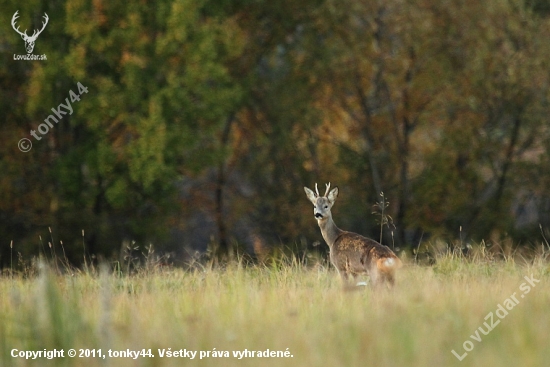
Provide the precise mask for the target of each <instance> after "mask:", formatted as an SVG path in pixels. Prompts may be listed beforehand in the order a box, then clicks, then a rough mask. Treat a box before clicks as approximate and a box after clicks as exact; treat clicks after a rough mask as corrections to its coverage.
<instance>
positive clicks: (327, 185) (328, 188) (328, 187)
mask: <svg viewBox="0 0 550 367" xmlns="http://www.w3.org/2000/svg"><path fill="white" fill-rule="evenodd" d="M325 186H326V187H327V191H326V192H325V197H326V196H327V195H328V190H330V182H329V183H328V184H325Z"/></svg>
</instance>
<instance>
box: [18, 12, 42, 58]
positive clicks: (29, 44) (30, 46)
mask: <svg viewBox="0 0 550 367" xmlns="http://www.w3.org/2000/svg"><path fill="white" fill-rule="evenodd" d="M18 12H19V10H18V11H16V12H15V14H13V17H12V18H11V26H12V28H13V29H14V31H16V32H17V33H19V34H20V35H21V38H23V41H25V49H26V50H27V55H15V54H14V55H13V59H14V60H18V59H21V60H46V55H33V54H32V51H33V50H34V43H35V42H36V39H37V38H38V36H39V35H40V33H42V31H43V30H44V28H46V25H47V24H48V20H49V18H48V14H46V13H44V21H43V22H42V29H40V30H39V31H38V30H36V29H35V30H34V31H33V33H32V36H29V35H28V34H27V30H26V29H25V31H24V32H21V31H20V30H19V26H17V28H16V24H15V23H16V20H17V18H19V15H18V14H17V13H18Z"/></svg>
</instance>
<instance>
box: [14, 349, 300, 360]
mask: <svg viewBox="0 0 550 367" xmlns="http://www.w3.org/2000/svg"><path fill="white" fill-rule="evenodd" d="M11 356H12V357H13V358H24V359H56V358H75V357H76V358H99V359H107V358H131V359H138V358H187V359H195V358H197V359H205V358H236V359H243V358H293V357H294V355H292V354H291V353H290V350H289V348H286V349H285V350H271V349H265V350H248V349H244V350H232V351H229V350H217V349H216V348H212V349H211V350H190V349H172V348H164V349H157V350H156V354H155V353H153V350H152V349H141V350H132V349H125V350H113V349H109V350H102V349H68V350H67V352H66V353H65V350H64V349H51V350H48V349H43V350H20V349H12V350H11Z"/></svg>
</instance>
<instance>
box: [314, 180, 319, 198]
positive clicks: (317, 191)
mask: <svg viewBox="0 0 550 367" xmlns="http://www.w3.org/2000/svg"><path fill="white" fill-rule="evenodd" d="M315 192H316V193H317V197H319V189H318V188H317V182H315Z"/></svg>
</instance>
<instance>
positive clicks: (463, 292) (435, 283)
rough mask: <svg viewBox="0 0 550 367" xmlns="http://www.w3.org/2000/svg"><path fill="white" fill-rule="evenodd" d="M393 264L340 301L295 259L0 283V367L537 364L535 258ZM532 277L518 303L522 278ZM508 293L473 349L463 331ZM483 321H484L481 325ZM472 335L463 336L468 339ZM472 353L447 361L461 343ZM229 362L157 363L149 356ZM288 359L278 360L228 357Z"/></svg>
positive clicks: (331, 282) (544, 294)
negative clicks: (383, 281) (54, 355)
mask: <svg viewBox="0 0 550 367" xmlns="http://www.w3.org/2000/svg"><path fill="white" fill-rule="evenodd" d="M437 260H438V261H437V263H436V265H435V266H433V267H421V266H416V265H406V266H405V267H404V268H402V269H401V270H400V272H399V273H398V277H397V285H396V287H395V288H394V289H393V290H391V291H390V290H381V291H373V290H371V289H370V288H361V289H358V290H357V291H345V290H344V289H343V287H342V285H341V282H340V280H339V279H338V277H337V275H336V274H335V272H334V270H332V269H330V268H329V269H327V267H326V266H323V265H316V266H311V267H303V266H301V265H299V264H298V263H297V262H294V263H292V262H290V264H288V263H279V264H275V265H273V266H263V265H256V266H249V267H244V266H241V265H240V264H238V263H235V264H233V265H229V266H227V267H226V268H225V269H213V270H195V271H184V270H181V269H152V270H148V271H141V272H138V273H137V274H135V275H132V276H118V275H116V274H111V273H108V272H106V271H104V272H102V273H101V275H97V274H95V272H93V271H90V272H87V273H82V272H81V273H77V274H75V275H56V274H54V273H53V272H48V271H42V272H41V274H40V275H39V276H37V277H29V278H24V277H22V276H19V277H15V278H13V279H12V278H10V277H8V276H6V277H3V278H0V294H1V296H0V365H2V366H181V365H185V366H194V365H197V366H259V365H261V366H378V367H381V366H422V367H425V366H481V365H483V366H520V365H521V366H548V365H550V349H549V348H548V330H550V317H549V316H548V312H549V309H548V305H550V276H549V274H550V267H549V266H548V264H547V263H546V262H544V261H541V260H535V261H532V262H526V263H524V264H518V263H515V262H514V261H513V260H510V259H508V260H507V261H484V260H480V259H477V260H465V259H462V258H458V257H455V256H449V255H447V256H443V257H440V258H438V259H437ZM531 274H533V276H534V278H536V279H538V280H540V283H538V284H537V285H536V286H535V287H534V288H532V289H531V291H530V292H529V293H528V294H525V295H524V298H521V297H520V295H521V294H522V292H521V291H520V288H519V287H520V285H521V284H522V283H525V279H524V276H526V275H529V276H530V275H531ZM514 292H516V297H517V298H518V300H519V304H517V305H516V306H515V307H514V308H513V309H512V310H510V311H509V313H508V315H507V316H506V317H505V318H504V319H502V320H501V322H500V323H499V324H498V325H497V326H496V327H495V328H494V330H492V331H491V332H490V333H489V334H488V335H483V334H481V333H479V335H480V336H481V338H482V339H481V342H477V341H474V340H472V339H471V338H470V335H472V334H474V332H475V331H476V329H477V328H478V327H480V326H483V323H484V322H486V320H484V318H485V316H486V315H487V314H488V313H489V312H493V313H494V312H495V311H496V309H497V305H498V304H501V303H502V302H503V301H504V300H505V299H507V298H508V297H510V295H512V294H513V293H514ZM494 318H495V322H496V320H497V319H498V317H497V316H496V315H495V316H494ZM474 336H475V335H474ZM466 340H470V341H472V343H473V345H474V349H473V350H471V351H470V352H468V355H467V356H466V357H465V358H464V359H463V360H462V361H459V360H458V359H457V358H456V357H455V356H454V355H453V354H452V353H451V350H453V349H454V350H455V351H456V352H457V354H459V355H461V354H463V353H464V348H463V343H464V342H465V341H466ZM14 348H15V349H18V350H31V351H32V350H34V351H38V350H44V349H48V350H51V349H55V348H57V349H63V350H65V355H66V353H67V351H68V350H69V349H70V348H74V349H76V350H77V353H78V350H79V349H102V352H103V353H104V354H106V353H107V351H108V350H109V349H111V350H113V351H122V350H124V351H125V350H127V349H130V350H141V349H146V350H148V349H151V352H152V353H153V354H154V355H155V356H156V357H155V358H142V357H140V358H138V359H137V360H133V359H131V358H106V359H104V360H103V359H99V358H78V357H75V358H68V357H65V358H60V359H52V360H48V359H44V358H41V359H37V360H25V359H23V358H13V357H11V355H10V353H11V350H12V349H14ZM168 348H171V349H172V351H175V350H180V349H187V350H192V351H214V350H215V351H217V352H220V351H228V352H229V355H230V357H228V358H223V357H222V358H219V357H209V358H203V359H199V355H198V353H197V356H196V357H195V359H194V360H189V359H183V358H160V357H159V356H158V355H159V353H158V349H168ZM287 348H288V351H289V352H290V354H291V355H292V356H293V357H288V358H257V357H256V358H243V359H240V360H239V359H238V358H235V357H233V351H243V350H245V349H247V350H249V351H265V350H267V349H269V350H271V351H283V352H284V351H286V350H287Z"/></svg>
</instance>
